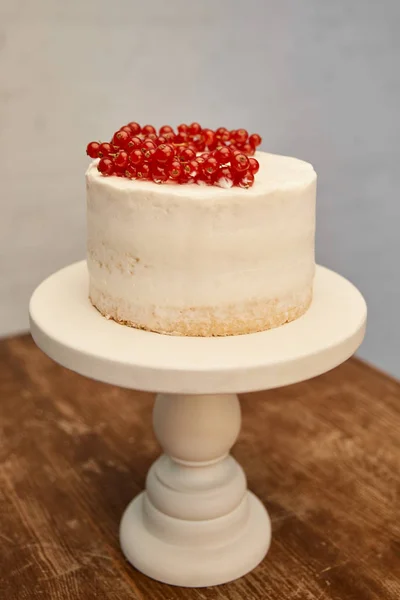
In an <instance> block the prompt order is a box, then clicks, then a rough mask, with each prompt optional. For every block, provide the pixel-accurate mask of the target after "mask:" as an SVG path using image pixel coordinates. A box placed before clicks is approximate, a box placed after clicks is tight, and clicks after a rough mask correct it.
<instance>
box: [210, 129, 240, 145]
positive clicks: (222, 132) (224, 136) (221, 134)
mask: <svg viewBox="0 0 400 600" xmlns="http://www.w3.org/2000/svg"><path fill="white" fill-rule="evenodd" d="M215 136H216V138H217V139H218V140H221V141H222V142H227V141H228V140H229V138H230V133H229V131H228V130H227V129H226V128H225V127H219V128H218V129H217V131H216V132H215ZM246 139H247V137H246Z"/></svg>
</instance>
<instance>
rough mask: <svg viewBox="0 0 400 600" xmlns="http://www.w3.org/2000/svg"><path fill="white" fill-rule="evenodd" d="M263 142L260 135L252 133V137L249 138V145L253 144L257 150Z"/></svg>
mask: <svg viewBox="0 0 400 600" xmlns="http://www.w3.org/2000/svg"><path fill="white" fill-rule="evenodd" d="M261 142H262V139H261V137H260V136H259V135H258V133H252V134H251V136H250V137H249V144H251V145H252V146H253V148H257V146H259V145H260V144H261Z"/></svg>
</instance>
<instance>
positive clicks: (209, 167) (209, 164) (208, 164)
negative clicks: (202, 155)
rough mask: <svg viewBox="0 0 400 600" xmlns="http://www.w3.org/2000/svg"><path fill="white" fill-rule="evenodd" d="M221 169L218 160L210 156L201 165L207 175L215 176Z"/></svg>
mask: <svg viewBox="0 0 400 600" xmlns="http://www.w3.org/2000/svg"><path fill="white" fill-rule="evenodd" d="M218 169H219V163H218V161H217V159H216V158H214V157H213V156H210V157H209V158H207V159H206V160H205V161H204V162H203V164H202V165H201V170H202V172H203V173H204V174H205V175H214V173H216V172H217V171H218Z"/></svg>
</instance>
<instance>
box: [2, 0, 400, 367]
mask: <svg viewBox="0 0 400 600" xmlns="http://www.w3.org/2000/svg"><path fill="white" fill-rule="evenodd" d="M399 25H400V2H399V0H380V1H379V2H378V1H374V2H373V1H372V0H371V1H369V0H336V1H334V2H333V1H328V0H325V1H324V0H303V1H301V0H273V1H272V0H250V1H249V2H239V1H237V0H218V1H215V0H202V1H201V2H190V1H188V0H179V1H176V0H169V1H163V0H159V1H154V0H153V1H152V2H149V3H145V2H134V1H132V0H123V1H122V0H114V1H112V2H110V1H109V0H108V1H106V0H70V1H69V2H64V1H62V0H58V1H57V0H47V1H46V0H35V1H32V0H25V1H24V0H8V1H4V0H0V175H1V195H0V202H1V206H0V208H1V215H0V302H1V304H0V334H1V335H7V334H11V333H13V332H16V331H20V330H23V329H25V328H26V327H27V324H28V322H27V303H28V298H29V296H30V293H31V292H32V290H33V289H34V287H35V286H36V285H37V284H38V283H39V282H40V281H41V279H42V278H43V277H45V276H46V275H48V274H49V273H51V272H52V271H54V270H55V269H57V268H59V267H61V266H63V265H65V264H67V263H69V262H71V261H74V260H77V259H79V258H80V257H83V255H84V246H85V225H84V223H85V205H84V202H85V200H84V194H85V192H84V182H83V172H84V169H85V167H86V164H87V160H86V157H85V155H84V148H85V145H86V143H87V142H88V141H89V140H91V139H93V138H103V139H104V138H107V137H108V136H109V135H110V132H112V131H113V130H114V129H115V128H116V127H117V126H119V125H120V124H121V123H122V122H124V121H128V120H139V121H142V122H144V121H150V122H152V123H155V124H159V125H160V124H162V123H171V124H177V123H178V122H181V121H191V120H198V121H200V122H201V123H203V124H205V125H208V126H211V127H213V126H219V125H226V126H227V127H231V128H234V127H238V126H241V127H246V128H248V129H249V130H252V131H253V130H255V131H259V132H260V133H261V134H262V136H263V138H264V143H263V149H264V150H269V151H272V152H278V153H284V154H291V155H295V156H298V157H301V158H304V159H306V160H309V161H311V162H312V163H313V164H314V165H315V168H316V170H317V172H318V173H319V195H318V235H317V258H318V261H319V262H321V263H323V264H325V265H327V266H329V267H331V268H334V269H336V270H337V271H339V272H340V273H342V274H343V275H345V276H347V277H348V278H350V279H351V280H352V281H353V282H354V283H355V284H356V285H358V286H359V288H360V289H361V290H362V292H363V293H364V294H365V296H366V298H367V301H368V305H369V328H368V335H367V339H366V341H365V343H364V345H363V347H362V349H361V351H360V355H361V356H362V357H364V358H366V359H368V360H369V361H371V362H373V363H375V364H376V365H378V366H379V367H382V368H383V369H385V370H387V371H390V372H392V373H393V374H395V375H397V376H400V356H399V355H400V350H399V339H400V322H399V312H400V311H399V308H400V277H399V275H400V274H399V267H398V261H399V257H400V236H399V233H398V229H399V225H400V221H399V216H400V198H399V192H398V190H399V185H398V181H399V177H400V150H399V149H400V126H399V123H400V121H399V110H400V69H399V50H400V36H399V35H398V30H399Z"/></svg>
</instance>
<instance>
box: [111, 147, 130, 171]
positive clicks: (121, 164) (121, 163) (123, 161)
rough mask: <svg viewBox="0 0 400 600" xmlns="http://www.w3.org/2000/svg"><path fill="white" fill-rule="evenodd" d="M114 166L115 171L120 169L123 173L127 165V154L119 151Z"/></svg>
mask: <svg viewBox="0 0 400 600" xmlns="http://www.w3.org/2000/svg"><path fill="white" fill-rule="evenodd" d="M114 164H115V166H116V167H117V169H122V170H123V171H125V169H126V167H127V165H128V153H127V152H125V150H120V151H119V152H118V154H117V156H116V157H115V159H114Z"/></svg>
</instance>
